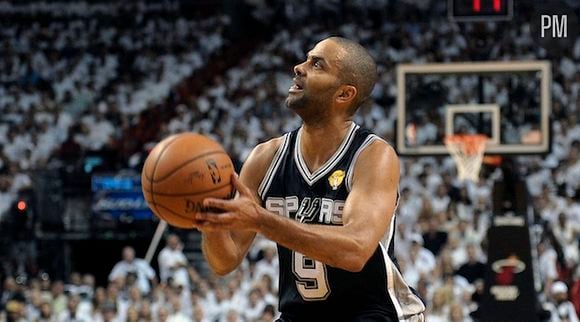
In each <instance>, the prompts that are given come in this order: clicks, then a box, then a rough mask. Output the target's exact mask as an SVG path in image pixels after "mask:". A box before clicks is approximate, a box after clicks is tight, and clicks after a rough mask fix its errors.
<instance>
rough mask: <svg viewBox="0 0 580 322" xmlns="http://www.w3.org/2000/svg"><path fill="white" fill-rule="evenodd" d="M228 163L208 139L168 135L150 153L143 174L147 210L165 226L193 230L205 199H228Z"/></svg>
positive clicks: (229, 168)
mask: <svg viewBox="0 0 580 322" xmlns="http://www.w3.org/2000/svg"><path fill="white" fill-rule="evenodd" d="M233 172H234V166H233V164H232V160H231V159H230V157H229V156H228V154H227V153H226V152H225V150H224V148H223V147H222V146H221V145H220V144H219V143H217V142H215V141H213V140H212V139H210V138H208V137H206V136H203V135H200V134H195V133H182V134H177V135H172V136H170V137H168V138H166V139H164V140H163V141H161V142H159V143H158V144H157V145H156V146H155V148H153V150H152V151H151V153H150V154H149V156H148V157H147V160H145V165H144V166H143V171H142V172H141V183H142V188H143V195H144V196H145V200H146V201H147V204H148V205H149V207H150V208H151V210H152V211H153V212H154V213H155V215H157V217H159V218H160V219H162V220H165V221H166V222H167V223H168V224H170V225H172V226H175V227H179V228H193V220H194V217H195V214H196V213H197V212H198V211H200V210H202V209H203V205H202V201H203V199H204V198H207V197H214V198H222V199H227V198H230V197H231V196H232V190H233V188H232V183H231V177H232V174H233Z"/></svg>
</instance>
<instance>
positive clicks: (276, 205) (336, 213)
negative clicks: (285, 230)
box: [266, 196, 344, 225]
mask: <svg viewBox="0 0 580 322" xmlns="http://www.w3.org/2000/svg"><path fill="white" fill-rule="evenodd" d="M266 209H268V210H269V211H271V212H274V213H277V214H278V215H280V216H285V217H288V218H292V215H294V216H293V218H294V219H295V220H297V221H300V222H302V223H315V224H332V225H342V212H343V210H344V200H332V199H328V198H310V197H306V198H303V199H302V200H301V201H299V199H298V197H296V196H290V197H285V198H277V197H268V198H267V199H266Z"/></svg>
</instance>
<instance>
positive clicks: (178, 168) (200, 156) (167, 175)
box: [151, 141, 227, 182]
mask: <svg viewBox="0 0 580 322" xmlns="http://www.w3.org/2000/svg"><path fill="white" fill-rule="evenodd" d="M170 143H173V141H172V142H170ZM167 146H169V144H168V145H167ZM167 146H166V148H167ZM163 152H165V149H164V150H163V151H162V152H161V153H163ZM212 154H225V155H227V153H226V152H225V151H219V150H215V151H210V152H206V153H204V154H200V155H198V156H196V157H195V158H192V159H189V160H187V161H184V162H183V163H181V164H179V165H177V166H175V167H174V169H173V170H171V171H170V172H169V173H167V174H166V175H165V176H163V177H161V178H158V179H155V180H153V178H155V171H153V178H151V182H160V181H163V180H165V179H167V178H169V177H171V176H172V175H173V174H174V173H175V172H177V171H179V170H180V169H181V168H183V167H184V166H186V165H187V164H189V163H191V162H193V161H195V160H197V159H200V158H203V157H206V156H208V155H212ZM159 159H161V154H159V158H157V160H159ZM155 166H157V163H155Z"/></svg>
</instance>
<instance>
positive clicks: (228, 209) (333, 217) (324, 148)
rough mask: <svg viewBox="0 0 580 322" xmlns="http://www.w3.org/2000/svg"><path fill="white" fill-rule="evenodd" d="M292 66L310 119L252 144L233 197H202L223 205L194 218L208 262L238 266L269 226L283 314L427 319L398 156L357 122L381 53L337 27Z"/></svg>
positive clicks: (295, 101) (224, 269)
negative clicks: (412, 278) (402, 222)
mask: <svg viewBox="0 0 580 322" xmlns="http://www.w3.org/2000/svg"><path fill="white" fill-rule="evenodd" d="M294 73H295V77H294V84H293V85H292V87H290V89H289V91H288V98H287V99H286V104H287V105H288V107H289V108H290V109H292V110H293V111H294V112H296V113H297V114H298V115H299V116H300V117H301V118H302V120H303V124H302V127H300V128H299V129H298V130H296V131H293V132H291V133H287V134H285V135H284V136H282V137H279V138H276V139H273V140H270V141H268V142H266V143H263V144H260V145H258V146H257V147H256V148H255V149H254V151H253V152H252V153H251V155H250V156H249V157H248V160H247V161H246V162H245V164H244V167H243V169H242V171H241V173H240V176H239V178H237V177H235V178H234V179H233V180H234V185H235V187H236V189H237V191H238V193H239V194H238V197H237V198H236V199H233V200H219V199H209V198H208V199H206V200H204V205H205V206H207V207H214V208H218V209H221V210H223V211H224V212H223V213H220V214H215V213H200V214H198V215H197V217H196V226H197V227H198V229H199V230H201V231H202V232H203V252H204V254H205V256H206V258H207V261H208V262H209V264H210V266H211V267H212V269H213V270H214V271H215V272H216V273H217V274H222V275H223V274H227V273H229V272H231V271H232V270H234V269H236V267H238V265H239V264H240V263H241V262H242V260H243V259H244V257H245V256H246V253H247V252H248V248H249V247H250V245H251V243H252V241H253V240H254V237H255V235H256V233H260V234H262V235H264V236H266V237H267V238H269V239H271V240H273V241H275V242H277V243H278V253H279V260H280V281H279V283H280V284H279V285H280V287H279V293H280V304H279V306H280V311H281V313H282V315H281V317H280V319H279V320H278V321H284V322H294V321H357V322H358V321H401V320H402V321H423V314H422V312H423V311H424V310H425V306H424V305H423V303H422V301H421V300H420V299H419V298H418V297H417V296H416V295H415V293H414V292H413V290H412V289H411V288H410V287H409V286H407V284H406V283H405V282H404V280H403V279H402V276H401V272H400V271H399V270H398V268H397V266H396V264H395V263H396V261H395V259H394V256H393V248H394V245H393V239H394V238H393V235H394V228H395V217H394V214H395V209H396V208H397V202H398V182H399V160H398V158H397V155H396V153H395V151H394V150H393V148H392V147H391V146H390V145H389V144H387V143H386V142H385V141H383V140H382V139H380V138H379V137H377V136H376V135H374V134H372V133H370V132H369V131H367V130H363V129H361V128H360V127H359V126H358V125H356V124H355V123H354V122H353V121H352V118H353V115H354V114H355V112H356V111H357V109H358V108H359V106H361V104H363V103H364V102H365V101H367V100H368V99H369V96H370V94H371V91H372V89H373V87H374V84H375V81H376V79H377V72H376V64H375V62H374V60H373V59H372V58H371V56H370V55H369V54H368V52H367V51H366V50H365V49H364V48H363V47H362V46H360V45H359V44H357V43H355V42H353V41H350V40H347V39H344V38H338V37H332V38H328V39H325V40H323V41H321V42H319V43H318V44H317V45H316V46H315V47H314V48H313V49H312V50H311V51H310V52H309V53H308V55H307V58H306V61H305V62H303V63H301V64H299V65H297V66H295V67H294ZM383 238H385V242H384V243H381V240H382V239H383Z"/></svg>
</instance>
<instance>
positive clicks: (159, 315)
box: [0, 234, 278, 322]
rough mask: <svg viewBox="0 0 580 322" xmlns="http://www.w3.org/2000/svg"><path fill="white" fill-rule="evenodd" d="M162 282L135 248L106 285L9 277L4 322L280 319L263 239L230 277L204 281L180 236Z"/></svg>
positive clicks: (163, 261)
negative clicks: (184, 248) (185, 249)
mask: <svg viewBox="0 0 580 322" xmlns="http://www.w3.org/2000/svg"><path fill="white" fill-rule="evenodd" d="M158 264H159V271H160V274H159V277H157V274H156V273H155V271H154V270H153V268H152V267H151V265H150V264H149V263H148V262H146V261H145V260H144V259H141V258H136V257H135V250H134V249H133V248H132V247H130V246H127V247H125V248H124V249H123V253H122V259H121V260H120V261H119V262H118V263H117V264H116V265H115V266H114V267H113V268H112V270H111V272H110V274H109V278H108V280H109V282H108V284H107V285H106V286H98V285H96V283H95V278H94V277H93V276H92V275H91V274H84V275H81V274H79V273H72V274H71V275H70V278H69V279H68V281H66V283H65V282H63V281H59V280H51V278H50V276H48V275H47V274H41V275H40V276H39V277H38V278H32V279H29V280H22V279H15V278H13V277H8V278H6V279H5V280H4V281H3V283H4V284H3V288H2V292H1V293H0V307H1V308H2V311H0V312H3V313H5V316H3V315H2V314H0V321H18V322H20V321H29V322H124V321H131V322H147V321H150V322H166V321H167V322H188V321H190V322H191V321H195V322H214V321H219V322H240V321H248V322H250V321H256V322H258V321H260V322H261V321H264V322H266V321H267V322H271V321H273V319H274V317H275V316H276V312H277V310H276V305H277V285H278V284H277V279H278V261H277V258H276V245H275V244H273V243H271V242H268V241H265V240H261V241H260V242H258V243H257V246H256V247H255V248H254V249H253V250H252V252H251V256H248V259H247V260H246V261H245V262H244V263H243V264H242V266H241V268H240V269H238V270H237V271H236V272H235V273H232V274H231V275H230V276H229V277H228V278H225V279H224V278H217V277H216V276H208V277H201V276H200V274H198V272H197V270H196V269H195V268H194V267H193V266H191V265H189V263H188V262H187V259H186V257H185V255H184V254H183V251H182V244H181V242H180V239H179V237H178V236H177V235H173V234H170V235H168V236H167V238H166V246H165V247H164V248H163V249H162V250H161V252H160V253H159V256H158Z"/></svg>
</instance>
